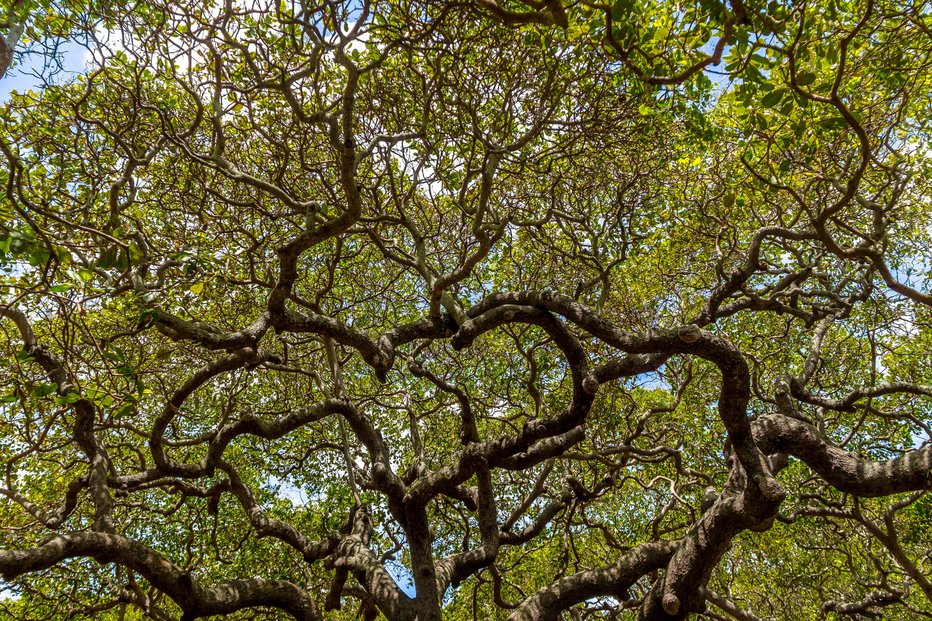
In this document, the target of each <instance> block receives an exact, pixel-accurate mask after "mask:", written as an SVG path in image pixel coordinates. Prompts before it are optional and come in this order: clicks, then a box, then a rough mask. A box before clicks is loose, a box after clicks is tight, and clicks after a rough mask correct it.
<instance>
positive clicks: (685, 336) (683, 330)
mask: <svg viewBox="0 0 932 621" xmlns="http://www.w3.org/2000/svg"><path fill="white" fill-rule="evenodd" d="M676 335H677V336H678V337H679V339H680V340H681V341H683V342H684V343H690V344H692V343H695V342H697V341H698V340H699V339H701V338H702V328H700V327H699V326H697V325H696V324H694V323H691V324H688V325H685V326H680V327H679V328H677V329H676Z"/></svg>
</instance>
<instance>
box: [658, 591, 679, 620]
mask: <svg viewBox="0 0 932 621" xmlns="http://www.w3.org/2000/svg"><path fill="white" fill-rule="evenodd" d="M660 604H661V606H663V611H664V612H665V613H667V614H668V615H675V614H677V613H678V612H679V611H680V598H679V597H677V596H676V595H675V594H673V593H670V592H669V591H668V592H667V593H664V594H663V599H662V600H661V602H660Z"/></svg>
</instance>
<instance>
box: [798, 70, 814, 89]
mask: <svg viewBox="0 0 932 621" xmlns="http://www.w3.org/2000/svg"><path fill="white" fill-rule="evenodd" d="M815 80H816V74H814V73H812V72H811V71H807V72H805V73H801V74H799V75H798V76H796V84H798V85H799V86H809V85H810V84H812V83H813V82H815Z"/></svg>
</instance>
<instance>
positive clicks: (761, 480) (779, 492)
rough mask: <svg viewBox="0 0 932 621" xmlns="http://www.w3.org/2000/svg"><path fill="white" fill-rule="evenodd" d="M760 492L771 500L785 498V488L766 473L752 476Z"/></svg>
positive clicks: (779, 500) (780, 500)
mask: <svg viewBox="0 0 932 621" xmlns="http://www.w3.org/2000/svg"><path fill="white" fill-rule="evenodd" d="M754 482H755V483H757V487H758V489H760V493H761V494H762V495H763V496H764V498H766V499H767V500H769V501H771V502H777V503H780V502H783V501H784V500H785V499H786V490H785V489H783V486H782V485H780V484H779V483H777V480H776V479H774V478H773V477H771V476H767V475H757V476H755V477H754Z"/></svg>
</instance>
